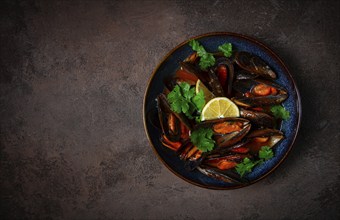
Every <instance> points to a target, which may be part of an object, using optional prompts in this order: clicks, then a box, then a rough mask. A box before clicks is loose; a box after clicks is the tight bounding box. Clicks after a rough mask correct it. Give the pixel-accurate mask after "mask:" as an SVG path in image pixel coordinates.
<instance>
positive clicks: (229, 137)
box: [198, 118, 251, 147]
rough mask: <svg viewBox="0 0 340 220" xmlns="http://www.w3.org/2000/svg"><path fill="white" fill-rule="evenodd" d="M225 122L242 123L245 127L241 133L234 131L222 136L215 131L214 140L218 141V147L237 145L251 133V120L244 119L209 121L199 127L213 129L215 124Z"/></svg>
mask: <svg viewBox="0 0 340 220" xmlns="http://www.w3.org/2000/svg"><path fill="white" fill-rule="evenodd" d="M223 122H241V123H242V125H243V126H242V129H241V130H240V131H234V132H231V133H228V134H220V133H217V132H215V131H214V140H215V141H216V146H217V147H229V146H232V145H234V144H236V143H237V142H239V141H240V140H241V139H242V138H243V137H244V136H245V135H246V134H247V133H248V132H249V131H250V128H251V124H250V122H249V120H247V119H244V118H221V119H215V120H209V121H204V122H202V123H201V124H199V126H198V127H209V128H212V127H213V126H214V125H215V124H219V123H223Z"/></svg>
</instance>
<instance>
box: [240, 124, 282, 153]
mask: <svg viewBox="0 0 340 220" xmlns="http://www.w3.org/2000/svg"><path fill="white" fill-rule="evenodd" d="M245 138H246V139H248V141H249V142H248V143H247V144H246V145H245V146H246V147H248V148H249V149H250V152H251V153H253V154H256V153H257V152H258V151H259V150H260V149H261V147H263V146H268V147H270V148H271V147H273V146H275V145H276V144H277V143H278V142H279V141H281V140H282V139H283V138H284V135H283V133H282V132H281V131H279V130H276V129H259V130H254V131H252V132H250V133H249V134H248V135H247V136H246V137H245Z"/></svg>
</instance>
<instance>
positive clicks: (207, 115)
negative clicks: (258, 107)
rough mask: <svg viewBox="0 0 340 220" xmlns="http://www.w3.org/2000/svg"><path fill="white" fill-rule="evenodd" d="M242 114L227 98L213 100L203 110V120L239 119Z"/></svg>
mask: <svg viewBox="0 0 340 220" xmlns="http://www.w3.org/2000/svg"><path fill="white" fill-rule="evenodd" d="M239 116H240V112H239V109H238V107H237V106H236V104H235V103H233V102H232V101H231V100H230V99H228V98H226V97H216V98H213V99H211V100H210V101H209V102H208V103H207V104H206V105H205V106H204V108H203V110H202V114H201V120H202V121H205V120H212V119H218V118H226V117H239Z"/></svg>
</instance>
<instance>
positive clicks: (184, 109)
mask: <svg viewBox="0 0 340 220" xmlns="http://www.w3.org/2000/svg"><path fill="white" fill-rule="evenodd" d="M167 98H168V101H169V103H170V107H171V109H172V110H173V111H174V112H176V113H184V114H185V115H186V116H187V117H188V118H189V119H193V118H194V116H193V114H194V113H195V112H196V111H197V112H201V111H202V109H203V106H204V105H205V100H204V94H203V91H200V92H199V93H198V94H196V92H195V88H191V87H190V85H189V84H188V83H186V82H182V83H181V84H179V85H176V86H175V88H174V89H173V90H172V91H171V92H170V93H169V94H168V96H167Z"/></svg>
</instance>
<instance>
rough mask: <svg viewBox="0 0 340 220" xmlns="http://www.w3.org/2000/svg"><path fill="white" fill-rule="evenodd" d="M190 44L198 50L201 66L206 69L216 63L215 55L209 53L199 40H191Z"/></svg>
mask: <svg viewBox="0 0 340 220" xmlns="http://www.w3.org/2000/svg"><path fill="white" fill-rule="evenodd" d="M189 46H190V47H191V48H192V49H193V50H194V51H196V52H197V55H198V56H199V57H200V62H199V66H200V68H201V69H202V70H206V69H207V68H208V67H211V66H213V65H214V64H215V57H214V56H213V55H212V54H211V53H208V52H207V51H206V50H205V49H204V47H203V46H202V45H200V44H199V42H198V41H197V40H191V41H190V42H189Z"/></svg>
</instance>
